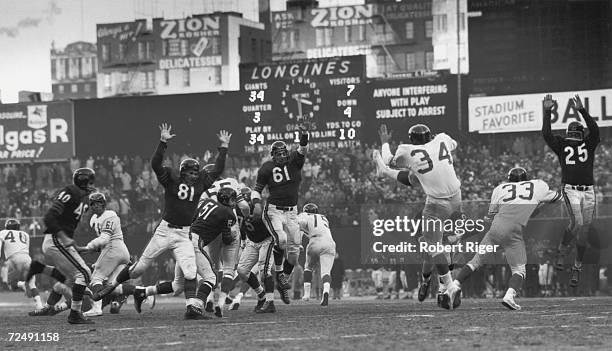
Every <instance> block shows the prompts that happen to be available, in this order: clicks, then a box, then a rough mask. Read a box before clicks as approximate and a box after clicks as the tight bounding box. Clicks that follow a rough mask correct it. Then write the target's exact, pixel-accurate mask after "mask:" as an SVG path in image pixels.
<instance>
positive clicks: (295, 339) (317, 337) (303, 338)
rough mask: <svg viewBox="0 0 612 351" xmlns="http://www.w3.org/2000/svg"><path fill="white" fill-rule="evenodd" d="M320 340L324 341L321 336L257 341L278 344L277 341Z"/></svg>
mask: <svg viewBox="0 0 612 351" xmlns="http://www.w3.org/2000/svg"><path fill="white" fill-rule="evenodd" d="M313 339H316V340H319V339H323V337H321V336H311V337H307V338H306V337H300V338H269V339H255V341H262V342H277V341H304V340H313Z"/></svg>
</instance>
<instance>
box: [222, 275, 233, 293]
mask: <svg viewBox="0 0 612 351" xmlns="http://www.w3.org/2000/svg"><path fill="white" fill-rule="evenodd" d="M233 282H234V279H232V278H228V277H223V279H222V280H221V291H222V292H224V293H226V294H227V293H229V292H230V291H231V290H232V288H233Z"/></svg>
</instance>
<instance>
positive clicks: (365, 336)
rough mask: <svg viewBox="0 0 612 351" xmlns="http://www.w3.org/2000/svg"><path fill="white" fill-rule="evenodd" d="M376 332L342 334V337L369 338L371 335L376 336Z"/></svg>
mask: <svg viewBox="0 0 612 351" xmlns="http://www.w3.org/2000/svg"><path fill="white" fill-rule="evenodd" d="M374 335H375V334H354V335H341V336H340V337H341V338H367V337H369V336H374Z"/></svg>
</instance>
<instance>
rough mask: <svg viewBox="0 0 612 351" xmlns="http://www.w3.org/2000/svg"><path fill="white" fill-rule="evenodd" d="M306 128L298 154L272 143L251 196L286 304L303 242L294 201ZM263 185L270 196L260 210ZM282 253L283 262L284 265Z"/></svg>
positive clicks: (306, 136)
mask: <svg viewBox="0 0 612 351" xmlns="http://www.w3.org/2000/svg"><path fill="white" fill-rule="evenodd" d="M308 128H309V126H308V123H304V124H303V125H302V130H301V133H300V142H299V146H298V149H297V151H293V152H291V153H290V152H289V150H288V148H287V144H285V142H283V141H280V140H277V141H275V142H273V143H272V147H271V151H270V154H271V156H272V160H269V161H266V162H264V163H263V165H262V166H261V167H260V168H259V170H258V171H257V179H256V184H255V189H254V190H253V194H252V198H253V204H254V208H253V217H254V218H257V219H258V218H261V216H262V212H263V221H264V224H265V226H266V227H267V228H268V231H269V232H270V233H271V234H272V236H273V237H274V242H275V248H274V253H273V254H274V264H275V271H276V279H277V289H278V291H279V293H280V294H281V299H282V300H283V302H284V303H286V304H289V303H290V300H289V288H290V287H291V286H290V284H289V280H288V277H289V275H290V274H291V272H292V271H293V266H294V265H295V264H296V263H297V259H298V256H299V255H300V245H301V243H302V236H301V234H300V228H299V224H298V222H297V202H298V193H299V187H300V182H301V181H302V167H303V166H304V160H305V157H306V152H307V151H308ZM266 186H267V187H268V191H269V193H270V196H269V197H268V201H267V202H266V207H265V209H262V207H261V193H262V192H263V189H264V188H265V187H266ZM285 251H286V259H285V260H284V262H283V257H284V256H285ZM266 303H268V302H266ZM263 308H265V306H264V307H263Z"/></svg>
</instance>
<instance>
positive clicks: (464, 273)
mask: <svg viewBox="0 0 612 351" xmlns="http://www.w3.org/2000/svg"><path fill="white" fill-rule="evenodd" d="M472 272H474V271H473V270H472V268H470V266H468V265H465V266H463V268H461V270H460V271H459V274H457V280H458V281H459V283H463V282H464V281H466V280H467V278H469V277H470V275H471V274H472Z"/></svg>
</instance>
